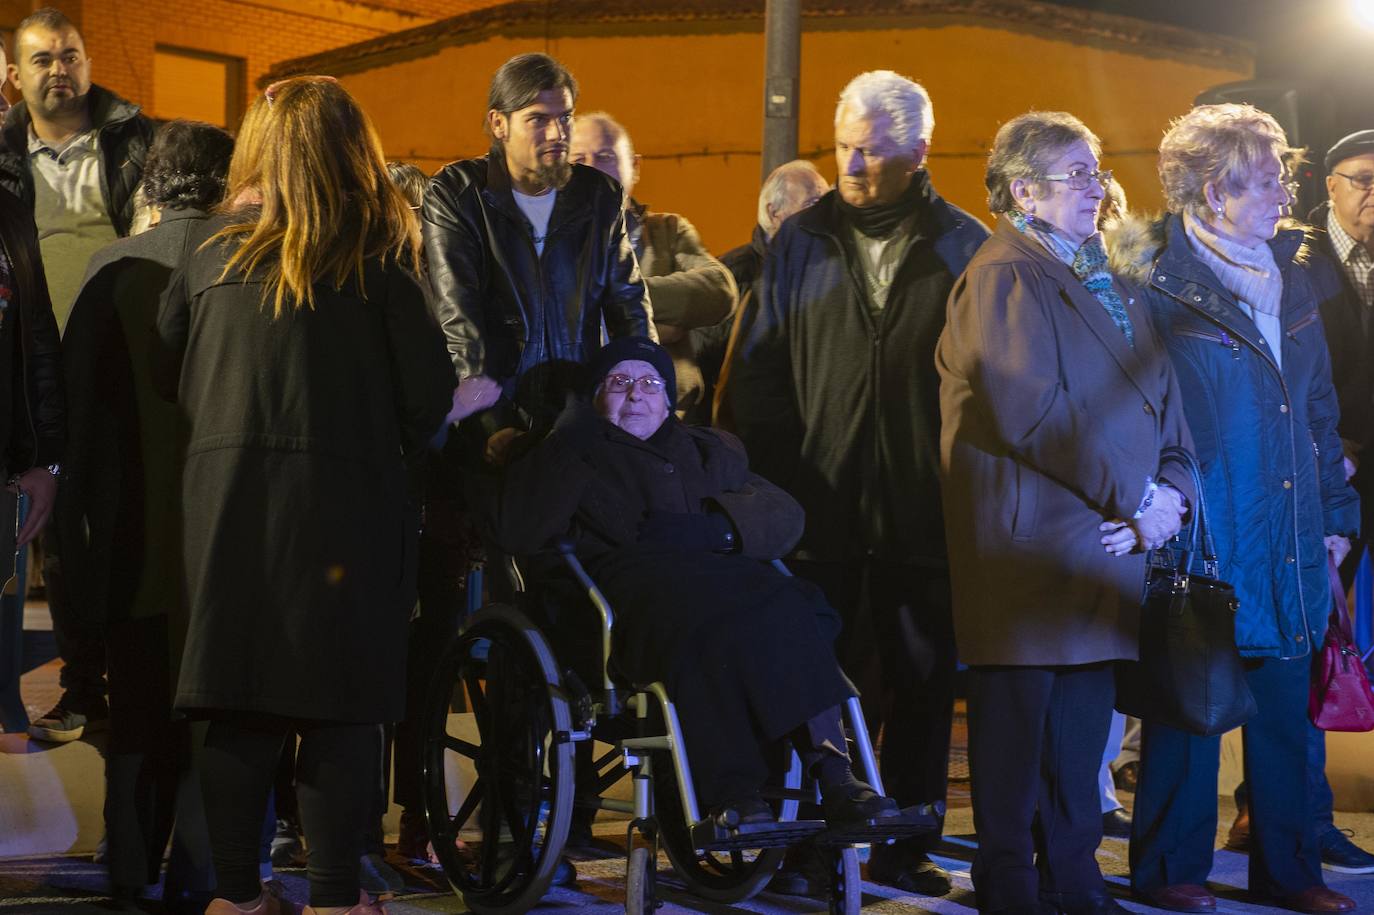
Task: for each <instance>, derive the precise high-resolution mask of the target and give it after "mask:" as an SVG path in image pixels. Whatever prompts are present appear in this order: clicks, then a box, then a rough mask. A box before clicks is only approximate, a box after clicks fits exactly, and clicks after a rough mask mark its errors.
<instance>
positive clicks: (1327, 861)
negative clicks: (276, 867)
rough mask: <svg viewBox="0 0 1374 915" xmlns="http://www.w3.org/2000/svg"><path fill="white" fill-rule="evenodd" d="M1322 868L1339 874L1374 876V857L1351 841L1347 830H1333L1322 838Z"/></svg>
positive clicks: (1328, 831)
mask: <svg viewBox="0 0 1374 915" xmlns="http://www.w3.org/2000/svg"><path fill="white" fill-rule="evenodd" d="M1322 867H1324V868H1326V869H1327V870H1329V871H1335V872H1336V873H1338V874H1374V855H1371V854H1370V853H1369V852H1367V851H1365V850H1364V849H1363V848H1360V846H1358V845H1356V844H1355V843H1354V842H1352V841H1350V838H1349V834H1348V832H1347V830H1343V829H1334V828H1333V829H1330V830H1327V832H1326V834H1325V835H1323V836H1322Z"/></svg>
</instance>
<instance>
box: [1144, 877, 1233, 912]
mask: <svg viewBox="0 0 1374 915" xmlns="http://www.w3.org/2000/svg"><path fill="white" fill-rule="evenodd" d="M1138 895H1139V896H1140V897H1141V898H1142V899H1143V900H1144V901H1145V902H1148V903H1149V904H1150V905H1152V906H1154V907H1155V908H1159V909H1168V910H1169V911H1171V912H1215V911H1216V910H1217V897H1215V896H1213V895H1212V894H1211V893H1210V892H1208V891H1207V887H1205V886H1199V885H1198V884H1196V883H1175V884H1174V885H1173V886H1162V887H1160V888H1159V889H1157V890H1151V891H1150V892H1148V893H1140V894H1138Z"/></svg>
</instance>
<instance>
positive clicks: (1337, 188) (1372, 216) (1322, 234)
mask: <svg viewBox="0 0 1374 915" xmlns="http://www.w3.org/2000/svg"><path fill="white" fill-rule="evenodd" d="M1323 164H1324V165H1325V166H1326V172H1327V175H1326V191H1327V195H1328V199H1327V202H1326V203H1323V204H1322V205H1321V206H1319V207H1317V208H1316V209H1315V210H1313V211H1312V213H1311V214H1310V215H1309V216H1308V219H1307V221H1308V222H1309V223H1310V224H1311V226H1312V229H1311V231H1312V234H1313V235H1314V236H1315V238H1316V247H1317V249H1318V250H1319V251H1321V252H1322V253H1323V254H1325V255H1327V257H1329V258H1330V259H1331V261H1332V263H1333V265H1334V266H1333V269H1331V271H1330V273H1331V274H1332V276H1331V282H1330V287H1329V288H1328V289H1326V290H1323V294H1322V295H1321V297H1320V301H1321V314H1322V323H1323V324H1324V325H1325V327H1326V340H1327V345H1328V347H1329V348H1330V350H1331V380H1332V382H1333V383H1334V384H1335V386H1336V397H1337V399H1338V400H1339V401H1340V407H1341V419H1340V434H1341V440H1342V443H1343V444H1344V446H1345V449H1346V470H1347V472H1348V473H1349V472H1351V471H1352V470H1353V472H1354V478H1353V479H1352V480H1351V483H1352V484H1353V485H1354V487H1355V489H1356V490H1357V491H1358V492H1359V493H1360V508H1361V516H1362V517H1361V519H1360V538H1359V539H1357V540H1355V541H1354V542H1353V544H1352V549H1351V551H1350V558H1349V559H1348V560H1346V562H1345V563H1343V564H1342V567H1341V575H1342V579H1343V580H1344V582H1345V584H1346V586H1347V587H1349V585H1350V583H1351V582H1353V581H1354V579H1355V572H1356V571H1357V570H1358V568H1359V565H1360V556H1361V555H1362V554H1363V552H1364V549H1363V548H1364V547H1365V546H1368V545H1369V543H1370V540H1371V534H1372V533H1374V447H1371V446H1374V367H1371V360H1372V359H1374V318H1372V317H1371V310H1374V130H1361V131H1356V132H1355V133H1352V134H1350V135H1348V136H1346V137H1343V138H1342V139H1340V140H1338V141H1337V142H1336V144H1335V145H1334V146H1332V147H1331V148H1330V149H1329V150H1328V151H1327V153H1326V156H1325V159H1324V160H1323ZM1307 769H1308V772H1307V776H1308V786H1309V789H1310V791H1311V792H1312V794H1313V796H1314V797H1315V804H1314V810H1313V813H1314V815H1315V817H1316V819H1317V836H1318V839H1319V840H1320V842H1321V849H1322V867H1324V868H1326V869H1327V870H1332V871H1336V872H1338V873H1345V874H1369V873H1374V854H1370V853H1369V852H1367V851H1365V850H1364V849H1363V848H1360V847H1359V846H1358V845H1356V844H1355V843H1353V842H1351V841H1350V839H1348V838H1347V837H1346V835H1345V833H1344V832H1342V831H1341V830H1340V829H1338V828H1337V827H1336V825H1335V820H1334V817H1333V814H1332V805H1333V798H1332V795H1331V785H1330V784H1329V783H1328V781H1327V778H1326V732H1325V731H1321V730H1318V729H1317V728H1312V729H1311V730H1310V731H1309V733H1308V747H1307ZM1233 832H1234V828H1233Z"/></svg>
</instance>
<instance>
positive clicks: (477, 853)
mask: <svg viewBox="0 0 1374 915" xmlns="http://www.w3.org/2000/svg"><path fill="white" fill-rule="evenodd" d="M559 552H560V553H561V555H562V560H563V563H564V564H565V565H566V567H567V570H568V571H569V572H571V574H572V576H573V578H574V579H575V580H576V582H577V583H578V584H579V585H580V590H581V591H584V592H585V594H586V596H587V598H588V599H589V600H590V602H591V605H592V606H593V607H594V608H595V611H596V615H597V616H598V617H599V618H600V624H601V625H600V644H599V647H600V658H599V661H600V666H599V674H600V682H599V683H597V684H596V686H595V688H588V687H587V685H586V684H585V683H584V682H583V681H582V678H580V677H579V676H578V675H577V674H576V673H575V672H574V671H573V670H572V669H571V668H567V667H562V666H560V664H559V661H558V659H557V657H556V655H555V653H554V652H553V650H552V649H551V647H550V643H549V639H548V638H546V636H545V634H544V633H543V632H542V631H541V630H540V629H539V627H537V626H536V625H535V624H534V623H533V622H532V621H531V619H530V616H529V615H528V614H527V613H526V612H524V611H522V609H521V608H520V607H519V606H517V605H516V604H515V603H502V602H493V603H489V604H487V605H486V606H484V607H482V609H480V610H478V611H477V612H476V613H475V614H473V616H472V617H471V618H470V619H469V621H468V622H467V624H466V626H465V627H464V628H463V630H462V631H461V632H460V633H459V635H458V636H457V637H456V639H455V640H454V642H453V643H452V644H451V645H450V646H449V648H448V650H447V651H446V652H445V654H444V657H443V659H442V661H441V663H440V665H439V666H438V668H437V670H436V673H435V679H434V681H433V683H432V687H431V691H430V694H429V697H428V702H427V705H426V709H425V713H424V714H425V717H424V722H425V725H424V734H423V738H422V739H423V748H422V761H423V768H424V776H423V784H424V791H425V816H426V820H427V822H428V827H429V835H430V839H431V841H432V844H433V847H434V852H435V855H436V857H437V858H438V860H439V863H440V865H441V866H442V868H443V870H444V874H445V876H446V877H447V879H448V881H449V883H450V884H451V885H452V887H453V889H454V891H455V892H456V893H458V894H459V895H460V896H462V898H463V901H464V903H465V904H466V905H467V906H468V908H470V909H471V910H472V911H474V912H477V913H479V915H505V913H515V912H525V911H527V910H529V909H530V908H532V907H534V906H535V905H536V904H538V902H539V901H540V899H541V898H543V897H544V895H545V893H546V892H547V891H548V889H549V886H550V884H551V883H552V880H553V877H554V871H555V869H556V868H557V867H558V864H559V861H560V859H561V857H562V854H563V850H564V845H565V843H566V841H567V837H568V828H569V825H570V823H571V821H572V814H573V808H574V807H575V806H576V807H581V808H584V809H593V810H608V811H616V812H620V813H622V814H629V815H630V816H631V817H632V818H631V819H630V821H629V823H628V826H627V835H626V839H627V842H626V848H627V851H628V856H629V857H628V862H627V865H626V903H625V910H626V912H628V913H631V915H642V913H648V912H652V911H653V910H654V909H655V908H657V907H658V905H659V904H660V903H659V901H658V890H657V884H656V877H657V861H658V854H657V852H658V849H659V848H660V847H662V848H663V849H664V850H665V851H666V852H667V856H668V860H669V862H670V863H671V865H672V869H673V871H674V872H675V873H676V874H677V876H678V878H679V879H680V880H681V881H682V882H683V883H684V884H685V885H686V888H687V890H688V891H689V892H690V893H692V894H693V895H695V896H698V897H701V898H703V899H706V900H710V901H712V902H715V903H726V904H728V903H734V902H740V901H743V900H745V899H748V898H750V897H751V896H753V895H755V894H756V893H758V892H759V891H760V890H762V889H763V887H764V886H765V885H766V884H767V883H768V881H769V880H770V879H771V878H772V876H773V875H774V873H775V872H776V871H777V870H778V868H779V866H780V865H781V863H782V861H783V857H784V855H785V854H786V850H787V848H788V846H791V845H795V844H798V843H800V842H803V841H814V842H816V843H817V845H818V847H820V848H822V849H823V850H825V852H826V853H827V857H828V860H829V871H830V881H829V892H828V897H829V900H828V901H829V909H830V911H831V912H834V913H854V912H858V911H859V908H860V889H861V882H860V876H859V855H858V848H857V846H859V845H864V844H871V843H874V842H892V841H895V840H897V839H900V838H906V837H910V836H916V835H921V834H927V833H929V832H931V831H933V830H935V829H938V824H939V817H941V816H942V815H943V813H944V809H943V805H940V804H936V805H920V806H917V807H910V808H906V809H904V810H902V811H901V815H900V816H898V817H889V818H884V819H879V820H871V821H869V822H868V823H867V824H864V825H861V826H856V827H854V828H851V829H847V830H844V831H835V830H829V829H827V825H826V823H825V822H824V821H823V820H820V819H799V818H798V817H799V813H800V812H801V811H802V809H803V808H802V805H803V804H819V800H820V792H819V788H818V787H817V786H816V785H815V784H813V783H811V782H810V780H809V779H808V778H805V777H803V773H802V766H801V761H800V758H799V757H798V755H797V754H796V752H795V751H793V750H792V749H791V748H790V747H789V746H786V745H784V746H783V747H782V748H781V749H780V751H779V760H778V764H777V766H776V767H775V768H776V770H777V778H776V783H775V784H770V785H769V786H768V787H766V788H765V789H764V791H763V796H764V797H765V799H767V800H768V801H769V802H770V803H771V804H772V805H773V808H774V812H775V813H776V815H777V822H776V823H764V824H754V823H741V822H739V819H738V816H737V815H735V812H734V811H732V810H726V811H724V812H723V813H721V814H720V815H717V816H714V817H712V816H703V814H702V812H701V810H700V809H699V807H698V804H697V799H696V793H695V791H694V789H693V783H692V774H691V767H690V765H689V763H688V759H687V752H686V748H685V747H684V744H683V736H682V729H681V727H680V726H679V723H678V717H677V712H676V711H675V709H674V705H673V702H672V699H671V698H670V697H669V696H668V695H667V693H666V691H665V690H664V687H663V684H661V683H648V684H634V685H633V686H628V687H627V686H626V685H624V684H623V683H619V682H617V681H616V680H615V679H614V678H613V677H612V674H611V668H610V666H609V661H610V655H611V637H612V633H613V631H614V626H615V613H614V611H613V610H612V608H611V606H610V605H609V604H608V603H607V601H606V599H605V597H604V596H603V595H602V593H601V591H600V590H599V589H598V588H597V586H596V584H595V583H594V582H593V581H592V580H591V578H590V577H589V576H588V574H587V572H586V571H585V569H584V568H583V567H582V565H581V563H580V562H579V561H578V560H577V558H576V557H575V556H574V555H573V553H572V549H571V547H569V546H568V545H566V544H560V545H559ZM507 562H508V563H509V568H508V569H507V571H508V572H509V573H510V574H511V577H512V579H513V581H514V582H515V590H516V592H517V595H516V596H517V597H518V596H519V592H523V591H524V590H525V589H524V587H523V582H522V581H521V580H520V572H519V569H518V568H517V567H516V566H515V564H514V562H513V561H509V560H507ZM774 564H775V565H776V566H777V567H778V568H779V570H780V571H781V572H782V573H783V574H788V573H787V570H786V568H785V567H784V566H783V565H782V563H781V562H775V563H774ZM455 708H457V709H464V708H465V709H466V711H465V712H464V713H462V714H454V713H453V710H454V709H455ZM844 717H845V719H846V724H847V726H848V730H849V732H850V735H851V738H850V739H851V750H852V752H851V754H850V755H851V758H852V759H854V768H855V773H856V775H858V777H860V778H862V779H863V780H865V781H867V782H868V784H869V785H871V786H872V787H873V788H874V790H876V791H877V792H878V793H879V794H882V793H883V787H882V781H881V778H880V776H879V774H878V766H877V763H876V760H875V756H874V752H873V747H872V744H871V743H870V741H869V737H868V730H867V727H866V725H865V723H864V720H863V712H862V710H861V708H860V705H859V700H858V699H857V698H851V699H850V700H849V701H848V703H847V705H846V707H845V709H844ZM594 738H595V740H597V741H599V742H601V743H602V744H604V745H608V746H610V748H611V749H610V750H609V751H608V752H605V753H604V754H603V755H602V756H601V757H600V758H593V759H592V766H593V772H592V773H585V772H584V773H583V778H582V779H581V780H580V781H579V780H577V779H575V778H574V766H575V763H574V760H575V756H576V754H575V748H576V747H577V746H578V745H579V744H582V743H584V742H589V741H592V740H593V739H594ZM588 746H589V747H591V746H594V745H593V744H588ZM586 758H589V754H586V753H585V751H584V760H585V759H586ZM624 778H630V779H631V780H632V786H633V787H632V791H631V797H632V799H631V800H628V801H627V800H623V799H620V798H616V797H609V796H606V795H607V793H608V791H609V790H610V789H611V788H612V787H613V786H615V785H616V784H617V783H619V782H620V781H621V780H622V779H624ZM812 809H816V808H812ZM636 838H638V840H639V841H636Z"/></svg>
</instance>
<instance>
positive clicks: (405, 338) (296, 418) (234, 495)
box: [157, 218, 456, 722]
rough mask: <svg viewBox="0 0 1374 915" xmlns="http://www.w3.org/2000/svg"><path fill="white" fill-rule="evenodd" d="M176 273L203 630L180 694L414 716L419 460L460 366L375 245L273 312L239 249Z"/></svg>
mask: <svg viewBox="0 0 1374 915" xmlns="http://www.w3.org/2000/svg"><path fill="white" fill-rule="evenodd" d="M223 225H225V222H224V220H223V219H222V218H217V219H211V220H209V221H208V222H207V223H205V224H204V226H203V228H202V229H201V230H200V232H199V233H198V237H193V238H192V239H191V240H190V244H191V245H192V246H195V247H196V248H197V250H196V253H194V254H193V255H191V256H190V257H189V258H188V260H187V261H186V263H185V264H183V265H182V267H181V268H180V269H178V270H177V272H176V273H175V274H173V276H172V279H171V282H170V284H169V285H168V287H167V292H166V294H165V295H164V297H163V300H162V303H161V307H160V309H159V313H158V323H157V331H158V336H159V338H160V340H161V343H162V346H163V347H165V353H164V354H163V358H164V359H165V362H163V363H162V364H161V366H160V369H161V370H160V371H159V373H158V382H159V385H160V391H161V393H162V394H163V395H164V396H175V397H176V399H177V402H178V403H179V404H180V405H181V406H182V408H183V409H184V410H185V411H186V414H187V417H188V418H189V420H190V424H191V431H190V446H189V449H188V453H187V457H186V470H185V476H184V483H183V486H182V524H183V527H184V530H185V541H184V542H185V550H184V554H185V561H186V586H187V591H188V597H189V600H190V606H191V629H190V634H189V636H188V639H187V644H186V652H185V655H184V657H183V661H182V672H181V681H180V685H179V688H178V690H177V698H176V704H177V706H178V707H179V708H182V709H230V710H241V711H250V712H267V713H272V714H276V715H285V716H290V717H299V718H311V719H327V720H334V721H352V722H385V721H394V720H397V719H399V718H400V717H401V716H402V715H403V713H404V710H405V709H404V705H405V701H404V700H405V690H404V683H405V657H406V628H407V621H408V620H409V617H410V612H411V610H412V608H413V606H414V603H415V579H414V573H415V559H416V553H415V549H416V542H417V538H418V533H419V531H418V528H419V525H418V518H417V517H416V516H415V514H414V513H413V511H411V510H410V509H408V508H407V499H406V497H407V486H406V472H405V467H404V466H403V464H402V455H403V454H411V453H415V452H418V451H419V450H420V449H422V448H423V447H424V446H425V444H426V442H427V441H428V440H429V439H430V437H431V436H433V435H434V433H435V432H436V431H437V430H438V428H439V426H440V425H441V424H442V422H443V418H444V416H445V414H446V413H447V412H448V409H449V406H450V402H451V396H452V392H453V387H454V384H455V383H456V378H455V376H454V372H453V365H452V363H451V362H450V361H449V359H448V357H447V354H446V353H445V351H444V342H443V334H442V332H441V331H440V329H439V328H438V326H437V324H436V322H435V320H434V317H433V314H432V313H431V312H430V310H429V308H428V306H427V304H426V300H425V295H424V290H423V289H422V288H421V286H420V285H419V283H418V282H417V281H416V279H415V278H414V277H413V276H412V275H411V274H409V273H408V272H406V271H405V270H402V269H399V268H398V267H396V266H395V265H394V264H387V265H383V263H382V262H381V261H380V260H378V259H371V260H369V261H368V262H367V263H366V264H365V265H364V269H365V273H364V277H363V281H362V284H361V287H360V286H359V284H358V283H357V281H350V282H349V283H347V284H346V285H345V286H344V287H343V288H342V289H340V290H336V289H334V288H333V287H332V286H331V285H330V284H327V283H319V284H316V286H315V307H314V308H313V309H311V308H307V307H304V306H301V307H299V308H291V309H289V310H288V311H287V312H286V313H285V314H283V315H282V316H281V317H280V318H275V319H274V318H273V317H272V310H271V306H270V303H269V304H264V302H263V298H264V289H263V278H262V272H261V271H260V272H258V273H255V274H254V275H253V276H251V277H248V278H244V277H243V276H242V275H240V274H230V275H229V276H228V277H226V278H224V279H221V278H220V276H221V273H222V272H223V270H224V265H225V262H226V260H227V253H226V247H225V246H224V245H223V244H215V245H213V246H211V247H209V248H205V249H200V248H199V244H200V241H201V239H203V238H205V237H208V235H209V234H210V233H212V232H213V231H214V230H216V229H218V228H220V227H222V226H223Z"/></svg>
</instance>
